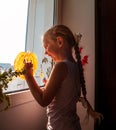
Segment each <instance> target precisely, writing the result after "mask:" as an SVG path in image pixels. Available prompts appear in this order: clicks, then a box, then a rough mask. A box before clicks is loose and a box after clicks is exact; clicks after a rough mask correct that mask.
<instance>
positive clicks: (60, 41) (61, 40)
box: [57, 36, 64, 47]
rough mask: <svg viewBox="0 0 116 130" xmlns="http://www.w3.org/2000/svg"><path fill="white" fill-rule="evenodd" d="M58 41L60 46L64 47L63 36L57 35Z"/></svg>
mask: <svg viewBox="0 0 116 130" xmlns="http://www.w3.org/2000/svg"><path fill="white" fill-rule="evenodd" d="M57 43H58V46H59V47H62V45H63V43H64V42H63V38H62V37H60V36H58V37H57Z"/></svg>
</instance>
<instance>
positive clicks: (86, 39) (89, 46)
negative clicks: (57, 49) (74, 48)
mask: <svg viewBox="0 0 116 130" xmlns="http://www.w3.org/2000/svg"><path fill="white" fill-rule="evenodd" d="M62 2H63V3H62V4H63V5H62V14H61V15H60V16H62V17H61V23H63V24H65V25H68V26H69V27H70V28H71V29H72V31H73V32H80V33H82V35H83V37H82V40H81V43H80V46H82V47H83V48H84V49H83V55H85V54H86V55H88V56H89V59H88V64H87V65H86V66H85V67H84V69H85V71H84V72H85V79H86V85H87V97H88V99H89V101H90V103H91V104H92V105H93V106H94V86H95V85H94V82H95V81H94V73H95V72H94V71H95V68H94V64H95V63H94V62H95V61H94V59H95V55H94V53H95V48H94V46H95V41H94V40H95V38H94V32H95V30H94V0H62ZM60 9H61V8H60ZM59 12H61V11H59ZM11 100H12V106H11V108H10V109H9V110H8V111H6V112H0V130H45V127H46V121H47V119H46V116H45V108H42V107H40V106H39V105H38V104H37V102H36V101H35V100H34V99H33V97H32V95H31V94H30V92H29V91H26V92H23V93H19V94H13V95H12V96H11ZM77 112H78V114H79V115H80V117H81V125H82V129H83V130H93V129H94V124H93V120H92V119H91V118H90V120H89V123H88V124H85V123H84V121H83V120H84V117H85V114H86V113H85V110H84V108H83V107H82V106H81V105H80V104H78V105H77Z"/></svg>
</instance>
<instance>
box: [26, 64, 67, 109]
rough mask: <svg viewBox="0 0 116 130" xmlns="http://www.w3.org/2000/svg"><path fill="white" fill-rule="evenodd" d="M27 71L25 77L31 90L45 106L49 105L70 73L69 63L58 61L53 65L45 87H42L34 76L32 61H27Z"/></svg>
mask: <svg viewBox="0 0 116 130" xmlns="http://www.w3.org/2000/svg"><path fill="white" fill-rule="evenodd" d="M25 72H26V73H25V79H26V81H27V84H28V86H29V88H30V90H31V93H32V95H33V96H34V98H35V99H36V100H37V102H38V103H39V104H40V105H41V106H43V107H45V106H47V105H49V103H50V102H51V101H52V99H53V98H54V96H55V95H56V92H57V90H58V88H59V87H60V86H61V84H62V82H63V80H64V79H65V77H66V75H67V73H68V69H67V65H66V64H65V63H64V62H59V63H57V64H56V65H55V66H54V67H53V69H52V72H51V74H50V77H49V79H48V82H47V83H46V85H45V87H44V89H41V88H40V86H39V85H38V84H37V82H36V80H35V79H34V77H33V65H32V63H25Z"/></svg>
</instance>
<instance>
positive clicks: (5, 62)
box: [0, 0, 54, 93]
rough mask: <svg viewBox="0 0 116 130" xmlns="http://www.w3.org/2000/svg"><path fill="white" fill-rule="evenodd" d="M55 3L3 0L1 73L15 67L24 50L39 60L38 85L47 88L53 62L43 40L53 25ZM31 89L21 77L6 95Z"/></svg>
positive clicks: (0, 5)
mask: <svg viewBox="0 0 116 130" xmlns="http://www.w3.org/2000/svg"><path fill="white" fill-rule="evenodd" d="M53 11H54V0H1V1H0V28H1V29H0V35H1V37H0V43H1V47H0V73H2V72H3V71H5V70H7V69H8V68H11V67H13V64H14V59H15V58H16V56H17V54H18V53H19V52H21V51H32V52H34V53H35V54H36V55H37V57H38V61H39V64H38V70H37V72H36V74H35V79H36V80H37V82H38V83H39V84H40V85H41V86H43V85H44V84H45V82H46V80H47V78H48V76H49V73H50V71H51V67H52V61H51V59H50V58H49V57H47V56H45V55H44V50H43V47H42V41H41V37H42V35H43V33H44V32H45V31H46V30H47V29H48V28H49V27H51V26H52V25H53ZM25 89H28V86H27V84H26V82H25V80H21V79H20V78H19V77H17V78H16V79H15V80H13V81H11V82H10V83H9V87H8V89H7V90H4V91H5V92H8V93H9V92H15V91H21V90H25Z"/></svg>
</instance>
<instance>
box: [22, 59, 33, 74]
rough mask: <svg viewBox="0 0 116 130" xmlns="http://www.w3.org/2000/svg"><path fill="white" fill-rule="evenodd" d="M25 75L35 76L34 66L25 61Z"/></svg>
mask: <svg viewBox="0 0 116 130" xmlns="http://www.w3.org/2000/svg"><path fill="white" fill-rule="evenodd" d="M24 64H25V65H24V71H25V73H24V75H33V64H32V63H31V62H26V61H24Z"/></svg>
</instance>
